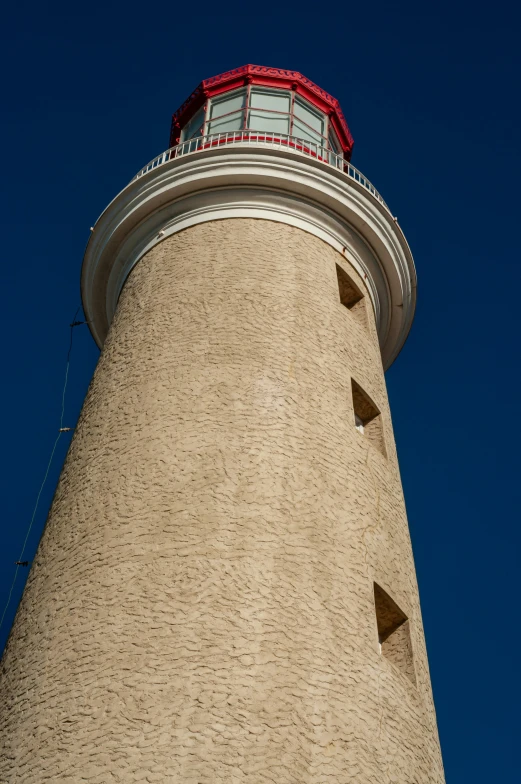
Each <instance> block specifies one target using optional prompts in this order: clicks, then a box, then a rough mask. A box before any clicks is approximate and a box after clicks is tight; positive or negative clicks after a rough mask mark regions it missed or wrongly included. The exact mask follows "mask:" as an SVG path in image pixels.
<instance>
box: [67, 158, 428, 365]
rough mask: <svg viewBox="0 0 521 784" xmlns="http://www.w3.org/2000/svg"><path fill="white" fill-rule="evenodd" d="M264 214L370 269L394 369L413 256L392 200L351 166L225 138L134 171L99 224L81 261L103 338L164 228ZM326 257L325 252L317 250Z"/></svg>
mask: <svg viewBox="0 0 521 784" xmlns="http://www.w3.org/2000/svg"><path fill="white" fill-rule="evenodd" d="M244 217H250V218H260V219H267V220H272V221H278V222H282V223H287V224H289V225H291V226H296V227H298V228H300V229H303V230H304V231H307V232H309V233H311V234H314V235H315V236H317V237H319V238H320V239H322V240H324V242H327V243H328V244H329V245H331V246H332V247H334V248H335V249H336V250H337V251H339V252H340V253H341V254H342V255H343V256H344V257H345V258H346V259H347V260H348V261H349V262H350V263H351V264H352V265H353V266H354V267H355V269H356V270H357V271H358V273H359V274H360V275H361V276H362V278H364V280H365V281H366V284H367V288H368V291H369V295H370V298H371V301H372V304H373V307H374V311H375V316H376V324H377V329H378V335H379V340H380V346H381V351H382V361H383V364H384V367H385V368H387V367H389V365H390V364H391V363H392V362H393V360H394V359H395V357H396V355H397V354H398V352H399V351H400V349H401V347H402V345H403V343H404V342H405V339H406V337H407V334H408V332H409V329H410V326H411V323H412V319H413V315H414V307H415V301H416V274H415V269H414V262H413V259H412V255H411V252H410V250H409V246H408V244H407V242H406V240H405V237H404V235H403V233H402V231H401V229H400V228H399V226H397V224H396V221H395V220H394V219H393V217H392V216H391V215H390V214H389V212H388V211H387V209H386V208H385V207H384V206H383V205H382V204H381V203H380V202H379V201H377V200H376V199H375V198H373V196H372V195H371V194H370V193H369V192H368V191H367V189H366V188H364V187H363V186H362V185H360V184H359V183H357V182H356V181H354V180H352V179H348V178H347V177H346V176H345V175H344V173H343V172H341V171H338V170H337V169H335V168H333V167H332V166H329V165H328V164H327V163H323V162H321V161H318V160H316V159H314V158H311V157H308V156H306V157H304V156H303V155H301V154H299V153H295V152H292V151H290V150H281V149H277V150H273V149H272V148H271V149H270V148H263V147H262V146H260V145H259V146H252V145H251V144H249V145H241V144H240V143H239V144H234V145H227V146H224V147H222V148H212V149H208V150H198V151H197V152H194V153H193V154H190V155H187V156H183V157H179V158H174V159H173V160H170V161H168V162H167V163H165V164H164V165H162V166H160V167H158V168H155V169H152V170H151V171H149V172H148V173H146V174H144V175H143V176H141V177H139V178H137V179H134V180H133V181H132V182H131V183H129V185H127V187H126V188H124V189H123V190H122V191H121V192H120V193H119V194H118V195H117V196H116V198H115V199H114V200H113V201H112V202H111V203H110V204H109V206H108V207H107V208H106V210H105V211H104V212H103V214H102V215H101V217H100V218H99V220H98V221H97V223H96V226H95V227H94V230H93V232H92V235H91V238H90V241H89V243H88V245H87V249H86V252H85V257H84V262H83V269H82V298H83V307H84V310H85V314H86V317H87V320H88V321H89V323H90V328H91V331H92V334H93V336H94V339H95V340H96V342H97V343H98V345H99V346H100V347H101V346H102V345H103V342H104V340H105V337H106V335H107V332H108V328H109V326H110V322H111V320H112V318H113V315H114V312H115V309H116V305H117V301H118V297H119V295H120V293H121V290H122V288H123V285H124V283H125V280H126V278H127V276H128V275H129V273H130V271H131V270H132V268H133V267H134V265H135V264H137V262H138V261H139V259H140V258H141V257H142V256H143V255H144V254H145V253H147V252H148V251H149V250H150V249H151V248H153V247H154V245H156V244H157V243H158V242H161V241H162V240H164V239H165V238H166V237H168V236H170V235H171V234H174V233H176V232H178V231H181V230H182V229H185V228H188V227H189V226H194V225H196V224H198V223H203V222H206V221H213V220H222V219H224V218H244ZM317 264H320V259H317Z"/></svg>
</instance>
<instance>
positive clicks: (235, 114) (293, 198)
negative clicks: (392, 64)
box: [0, 65, 444, 784]
mask: <svg viewBox="0 0 521 784" xmlns="http://www.w3.org/2000/svg"><path fill="white" fill-rule="evenodd" d="M352 147H353V139H352V136H351V133H350V131H349V128H348V125H347V122H346V119H345V117H344V115H343V112H342V110H341V107H340V104H339V103H338V101H337V100H336V99H335V98H333V97H332V96H331V95H329V94H328V93H327V92H326V91H325V90H324V89H322V88H321V87H319V86H317V85H316V84H314V83H313V82H311V81H310V80H309V79H307V78H306V77H304V76H303V75H302V74H300V73H298V72H295V71H288V70H282V69H277V68H268V67H263V66H254V65H247V66H244V67H241V68H237V69H234V70H233V71H230V72H227V73H224V74H221V75H219V76H215V77H212V78H210V79H206V80H205V81H203V82H202V83H201V84H200V85H199V87H197V89H196V90H195V91H194V92H193V93H192V95H190V96H189V98H188V99H187V100H186V101H185V103H184V104H183V105H182V106H181V107H180V108H179V109H178V111H176V112H175V114H174V115H173V120H172V127H171V137H170V145H169V149H168V150H167V151H166V152H164V153H162V154H161V155H159V156H158V157H157V158H155V159H154V160H153V161H151V162H150V163H149V164H148V165H147V166H145V167H144V168H143V169H142V170H141V171H139V172H138V173H137V174H136V176H135V177H134V178H133V180H132V181H131V182H130V183H129V184H128V185H127V186H126V187H124V188H123V189H122V190H121V191H120V193H119V194H117V195H116V196H115V198H114V199H113V201H112V202H111V203H110V204H109V205H108V207H107V208H106V209H105V211H104V212H103V213H102V215H101V217H100V218H99V220H98V221H97V223H96V224H95V225H94V227H93V230H92V232H91V236H90V240H89V243H88V246H87V249H86V252H85V257H84V261H83V267H82V273H81V290H82V299H83V307H84V311H85V314H86V319H87V320H88V322H89V326H90V329H91V332H92V335H93V337H94V339H95V341H96V342H97V344H98V345H99V347H100V348H101V349H102V352H101V356H100V360H99V362H98V366H97V368H96V371H95V373H94V377H93V380H92V382H91V385H90V388H89V391H88V393H87V396H86V400H85V403H84V406H83V410H82V413H81V415H80V419H79V421H78V425H77V427H76V430H75V433H74V437H73V440H72V443H71V447H70V449H69V453H68V456H67V459H66V462H65V465H64V467H63V470H62V473H61V477H60V480H59V484H58V487H57V490H56V494H55V497H54V500H53V503H52V507H51V510H50V513H49V517H48V521H47V525H46V528H45V531H44V534H43V536H42V540H41V542H40V545H39V549H38V552H37V554H36V556H35V558H34V562H33V565H32V568H31V572H30V575H29V578H28V582H27V586H26V589H25V592H24V595H23V598H22V601H21V604H20V607H19V609H18V612H17V615H16V619H15V622H14V626H13V629H12V632H11V635H10V638H9V641H8V644H7V647H6V651H5V655H4V658H3V661H2V672H1V679H0V731H1V733H2V746H1V753H0V781H1V782H2V784H42V782H53V784H58V783H61V782H63V784H65V782H67V783H68V782H70V784H75V783H76V782H80V781H88V782H91V784H105V783H107V784H108V782H114V783H117V784H119V783H121V784H129V783H130V782H150V783H152V782H158V783H160V784H219V783H222V784H268V782H269V784H273V783H274V782H276V783H277V784H325V782H329V781H331V782H332V784H333V782H334V784H348V782H349V784H376V782H378V784H391V783H392V784H443V782H444V775H443V766H442V761H441V754H440V748H439V741H438V733H437V727H436V717H435V712H434V704H433V699H432V692H431V684H430V677H429V670H428V663H427V654H426V649H425V639H424V633H423V628H422V620H421V611H420V604H419V596H418V588H417V583H416V575H415V567H414V561H413V555H412V549H411V543H410V537H409V529H408V524H407V517H406V512H405V505H404V499H403V491H402V486H401V481H400V474H399V469H398V462H397V456H396V448H395V442H394V437H393V429H392V423H391V416H390V411H389V404H388V399H387V393H386V386H385V378H384V371H385V370H386V369H387V368H388V367H389V366H390V365H391V363H392V362H393V360H394V359H395V357H396V356H397V354H398V352H399V351H400V349H401V348H402V346H403V344H404V341H405V339H406V337H407V334H408V332H409V330H410V327H411V323H412V320H413V315H414V309H415V302H416V275H415V269H414V262H413V258H412V255H411V252H410V249H409V246H408V244H407V241H406V239H405V236H404V234H403V232H402V230H401V228H400V226H399V224H398V222H397V220H396V218H395V217H394V216H393V214H392V212H391V211H390V209H389V207H388V206H387V204H386V202H385V201H384V199H383V197H382V196H381V195H380V194H379V192H378V191H377V190H376V189H375V187H374V186H373V185H372V184H371V183H370V182H369V181H368V180H367V179H366V178H365V177H364V176H363V174H361V173H360V172H359V171H358V170H357V169H356V168H355V167H354V166H353V165H352V163H351V152H352Z"/></svg>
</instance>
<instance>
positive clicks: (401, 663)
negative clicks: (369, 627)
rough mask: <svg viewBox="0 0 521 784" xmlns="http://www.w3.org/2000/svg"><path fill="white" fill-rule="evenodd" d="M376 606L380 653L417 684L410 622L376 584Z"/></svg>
mask: <svg viewBox="0 0 521 784" xmlns="http://www.w3.org/2000/svg"><path fill="white" fill-rule="evenodd" d="M374 605H375V611H376V625H377V628H378V644H379V649H380V653H381V655H382V656H385V658H386V659H388V660H389V661H390V662H392V663H393V664H394V666H395V667H397V668H398V669H399V670H400V671H401V672H402V673H403V674H404V675H406V676H407V677H408V678H409V680H410V681H412V683H414V684H415V683H416V675H415V672H414V662H413V655H412V644H411V633H410V628H409V620H408V618H407V616H406V615H405V613H404V612H402V610H400V608H399V607H398V605H397V604H396V602H395V601H393V599H391V597H390V596H389V594H387V593H386V592H385V591H384V590H383V588H380V586H379V585H377V584H376V583H375V584H374Z"/></svg>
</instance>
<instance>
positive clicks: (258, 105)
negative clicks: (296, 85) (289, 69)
mask: <svg viewBox="0 0 521 784" xmlns="http://www.w3.org/2000/svg"><path fill="white" fill-rule="evenodd" d="M290 105H291V94H290V93H289V92H288V91H287V90H262V89H260V88H259V87H252V88H251V95H250V106H251V108H252V109H269V110H270V111H272V112H284V113H289V110H290Z"/></svg>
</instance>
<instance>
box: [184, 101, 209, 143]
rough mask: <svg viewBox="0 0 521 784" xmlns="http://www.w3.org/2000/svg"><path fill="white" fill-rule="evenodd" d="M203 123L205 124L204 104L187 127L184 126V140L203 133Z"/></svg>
mask: <svg viewBox="0 0 521 784" xmlns="http://www.w3.org/2000/svg"><path fill="white" fill-rule="evenodd" d="M203 125H204V106H203V107H202V108H201V109H199V111H198V112H196V114H194V116H193V117H192V119H191V120H189V121H188V122H187V124H186V125H185V127H184V128H183V134H182V140H183V141H186V140H187V139H193V138H194V137H196V136H202V135H203Z"/></svg>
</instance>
